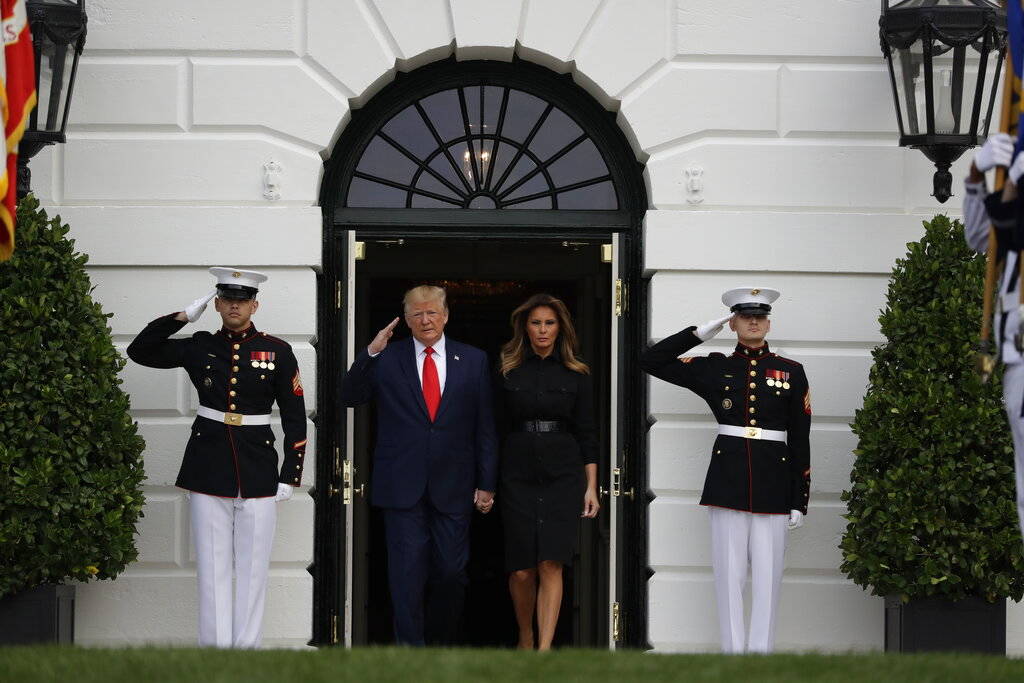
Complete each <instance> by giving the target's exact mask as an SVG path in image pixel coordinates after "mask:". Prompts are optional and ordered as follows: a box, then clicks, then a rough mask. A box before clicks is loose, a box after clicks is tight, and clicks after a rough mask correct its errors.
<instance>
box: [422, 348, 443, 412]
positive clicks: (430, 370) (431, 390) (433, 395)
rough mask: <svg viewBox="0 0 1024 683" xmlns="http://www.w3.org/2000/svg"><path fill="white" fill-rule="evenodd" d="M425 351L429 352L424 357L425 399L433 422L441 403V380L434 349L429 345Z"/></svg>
mask: <svg viewBox="0 0 1024 683" xmlns="http://www.w3.org/2000/svg"><path fill="white" fill-rule="evenodd" d="M423 351H424V353H426V354H427V357H426V358H424V359H423V400H424V401H425V402H426V404H427V414H429V415H430V421H431V422H433V421H434V416H435V415H437V406H438V404H440V403H441V382H440V381H439V380H438V379H437V366H436V365H434V359H433V358H431V355H432V354H433V353H434V349H432V348H431V347H429V346H428V347H427V348H425V349H423Z"/></svg>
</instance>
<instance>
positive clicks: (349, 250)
mask: <svg viewBox="0 0 1024 683" xmlns="http://www.w3.org/2000/svg"><path fill="white" fill-rule="evenodd" d="M342 239H343V240H344V241H345V250H344V253H345V257H346V260H347V262H346V265H345V270H344V272H345V284H344V287H343V288H342V294H341V295H340V296H343V297H344V310H345V311H347V312H348V315H346V316H344V319H345V368H346V369H348V368H350V367H352V363H353V362H354V361H355V359H356V343H355V341H356V340H355V336H356V332H355V330H356V321H355V316H354V315H352V311H354V310H355V304H356V286H355V284H356V260H357V258H358V257H359V254H358V253H357V252H356V232H355V230H346V231H345V232H344V236H343V237H342ZM343 410H344V411H345V445H346V448H345V449H344V454H343V455H342V456H341V459H340V462H338V463H337V465H336V467H340V470H341V471H340V472H337V471H336V472H335V475H336V476H339V475H340V478H341V500H342V505H344V511H345V512H344V515H345V608H344V609H345V614H344V623H345V634H344V643H345V647H352V623H353V622H352V609H353V605H354V604H355V603H354V600H353V590H354V579H355V571H354V569H355V538H356V534H355V533H354V531H355V514H356V506H355V505H354V500H355V498H356V496H359V498H360V499H364V498H365V495H364V492H365V491H366V486H365V484H364V483H360V484H358V485H356V483H355V479H356V473H357V468H356V466H355V462H354V460H355V458H354V456H353V444H354V443H355V409H354V408H343ZM335 453H336V457H337V451H336V452H335Z"/></svg>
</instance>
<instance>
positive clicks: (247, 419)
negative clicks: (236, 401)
mask: <svg viewBox="0 0 1024 683" xmlns="http://www.w3.org/2000/svg"><path fill="white" fill-rule="evenodd" d="M196 415H199V416H201V417H205V418H209V419H210V420H216V421H217V422H223V423H224V424H226V425H232V426H234V427H248V426H249V425H268V424H270V413H267V414H266V415H242V414H241V413H222V412H221V411H219V410H214V409H213V408H207V407H206V406H199V407H198V408H197V409H196Z"/></svg>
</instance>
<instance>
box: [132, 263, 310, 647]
mask: <svg viewBox="0 0 1024 683" xmlns="http://www.w3.org/2000/svg"><path fill="white" fill-rule="evenodd" d="M210 273H212V274H213V275H214V276H215V277H216V278H217V289H216V291H214V292H211V293H210V294H208V295H206V296H204V297H200V298H199V299H196V300H195V301H193V302H192V303H191V304H190V305H189V306H188V307H186V308H185V310H184V311H182V312H180V313H171V314H170V315H166V316H163V317H161V318H157V319H156V320H154V321H153V322H151V323H149V325H147V326H146V328H145V329H144V330H142V332H140V333H139V335H138V336H137V337H136V338H135V339H134V340H133V341H132V343H131V344H130V345H129V346H128V356H129V357H130V358H131V359H132V360H133V361H135V362H136V363H138V364H140V365H145V366H147V367H151V368H185V371H186V372H188V376H189V379H190V380H191V381H192V384H193V386H195V388H196V391H197V392H198V394H199V404H200V405H199V408H198V409H197V411H196V413H197V415H196V419H195V422H193V423H192V432H191V435H190V437H189V440H188V444H187V445H186V447H185V457H184V459H183V460H182V463H181V469H180V470H179V472H178V479H177V482H176V484H177V485H178V486H180V487H181V488H183V489H186V490H188V491H190V492H191V494H190V495H189V511H190V514H191V520H192V541H193V544H194V546H195V553H196V573H197V578H198V583H199V644H200V645H209V646H216V647H240V648H251V647H258V646H259V644H260V641H261V639H262V633H263V607H264V601H265V597H266V587H267V574H268V571H269V569H270V548H271V543H272V542H273V538H274V527H275V525H276V518H277V512H276V507H275V503H277V502H279V501H284V500H288V499H289V498H291V495H292V492H293V491H294V488H295V487H296V486H299V484H300V483H301V481H302V466H303V460H304V456H305V452H306V410H305V403H304V400H303V396H302V381H301V379H300V377H299V368H298V364H297V362H296V360H295V354H294V353H292V348H291V346H290V345H289V344H288V343H287V342H285V341H283V340H281V339H278V338H277V337H272V336H270V335H268V334H267V333H265V332H258V331H257V330H256V328H255V327H254V326H253V324H252V321H251V317H252V315H253V314H254V313H255V312H256V309H257V308H259V302H257V301H256V293H257V291H258V285H259V283H261V282H264V281H265V280H266V279H267V276H266V275H264V274H263V273H258V272H256V271H251V270H238V269H234V268H211V269H210ZM214 297H216V300H215V303H214V306H215V307H216V309H217V312H218V313H220V315H221V319H222V321H223V327H221V329H220V330H219V331H217V332H215V333H210V332H196V333H195V334H193V335H192V336H191V337H189V338H186V339H169V337H170V336H171V335H172V334H174V333H176V332H177V331H178V330H180V329H181V328H182V327H183V326H184V325H185V324H186V323H188V322H195V321H196V320H198V319H199V316H200V315H202V313H203V311H204V310H205V309H206V305H207V304H208V303H209V301H210V300H211V299H213V298H214ZM275 401H276V402H277V405H278V408H279V409H280V412H281V426H282V428H283V430H284V448H283V450H284V462H283V464H282V465H281V468H280V472H279V471H278V456H277V451H276V449H275V448H274V433H273V431H272V430H271V428H270V420H271V413H270V411H271V408H272V406H273V404H274V402H275ZM232 569H234V572H235V576H236V579H235V590H234V596H233V597H232Z"/></svg>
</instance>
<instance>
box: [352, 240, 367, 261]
mask: <svg viewBox="0 0 1024 683" xmlns="http://www.w3.org/2000/svg"><path fill="white" fill-rule="evenodd" d="M365 258H366V242H356V243H355V254H354V260H356V261H362V260H364V259H365Z"/></svg>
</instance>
